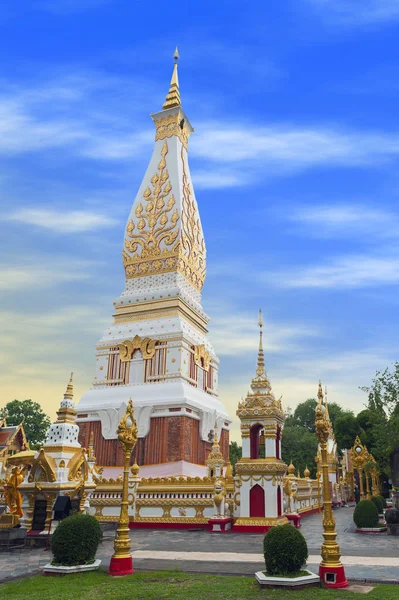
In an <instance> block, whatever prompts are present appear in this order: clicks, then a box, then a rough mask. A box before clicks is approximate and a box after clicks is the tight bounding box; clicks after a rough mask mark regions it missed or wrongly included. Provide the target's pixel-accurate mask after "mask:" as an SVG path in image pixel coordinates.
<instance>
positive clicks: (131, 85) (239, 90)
mask: <svg viewBox="0 0 399 600" xmlns="http://www.w3.org/2000/svg"><path fill="white" fill-rule="evenodd" d="M247 4H248V6H245V4H244V3H242V2H238V1H235V0H230V1H229V2H224V1H223V2H214V1H213V2H208V1H204V0H203V1H202V2H198V3H189V2H181V1H180V0H177V1H175V2H174V3H173V6H172V5H167V4H165V3H163V2H162V3H161V2H159V1H158V0H154V1H153V2H151V3H149V2H147V3H146V2H142V1H134V2H133V1H132V2H127V1H123V0H112V2H111V1H106V0H103V1H101V0H97V1H96V0H79V1H78V0H76V1H75V0H69V1H67V0H54V1H51V0H47V1H46V0H30V1H18V0H14V1H13V2H11V1H6V2H3V3H2V5H1V7H0V26H1V30H2V35H1V38H0V52H1V61H0V64H1V67H0V200H1V214H0V235H1V240H2V244H1V247H0V280H1V282H2V283H1V286H0V319H1V330H0V344H1V346H0V361H1V365H2V375H1V394H0V402H1V404H3V403H5V402H7V401H9V400H11V399H13V398H18V399H23V398H26V397H31V398H32V399H34V400H36V401H39V402H41V403H42V405H43V407H44V408H45V410H47V411H48V412H49V413H50V414H51V415H52V416H53V415H54V413H55V410H56V408H57V405H58V402H59V399H60V397H61V396H62V393H63V391H64V387H65V384H66V382H67V379H68V374H69V372H70V371H71V370H73V371H74V372H75V381H76V387H75V389H76V396H77V397H79V396H80V394H82V393H83V392H84V391H85V389H87V388H88V387H89V386H90V384H91V381H92V378H93V376H94V345H95V342H96V341H97V339H99V338H100V336H101V334H102V331H103V329H105V327H106V326H107V325H108V324H109V322H110V319H111V314H112V301H113V299H114V298H115V297H116V296H117V295H119V293H120V292H121V291H122V290H123V285H124V279H123V270H122V264H121V248H122V239H123V231H124V225H125V220H126V218H127V215H128V213H129V209H130V205H131V203H132V202H133V200H134V197H135V195H136V191H137V189H138V187H139V184H140V182H141V178H142V176H143V174H144V171H145V168H146V166H147V163H148V160H149V158H150V155H151V151H152V144H153V136H154V133H153V124H152V122H151V119H150V118H149V113H150V112H156V111H157V110H159V109H160V107H161V105H162V103H163V100H164V97H165V95H166V92H167V89H168V84H169V79H170V75H171V70H172V54H173V51H174V48H175V46H176V44H178V46H179V50H180V55H181V60H180V71H179V75H180V90H181V95H182V100H183V106H184V109H185V111H186V113H187V115H188V117H189V119H190V121H191V122H192V124H193V126H194V128H195V134H194V135H193V136H192V137H191V138H190V166H191V172H192V178H193V182H194V186H195V190H196V195H197V201H198V203H199V207H200V212H201V218H202V224H203V228H204V233H205V238H206V244H207V252H208V274H207V279H206V283H205V287H204V290H203V304H204V307H205V309H206V311H207V312H208V314H209V315H210V316H211V319H212V320H211V324H210V337H211V340H212V341H213V343H214V346H215V348H216V351H217V353H218V354H219V356H220V359H221V367H220V374H221V389H220V391H221V397H222V399H223V400H224V401H225V403H226V406H227V408H228V410H229V412H230V414H231V415H232V416H234V413H235V408H236V404H237V402H238V400H239V399H240V397H241V396H242V395H245V393H246V391H247V388H248V385H249V383H250V379H251V377H252V376H253V373H254V368H255V360H256V348H257V335H258V334H257V326H256V322H257V311H258V309H259V307H260V306H261V307H262V308H263V312H264V317H265V336H264V337H265V349H266V364H267V369H268V372H269V375H270V378H271V381H272V385H273V388H274V390H275V393H276V394H278V395H280V394H283V400H284V402H285V405H286V406H287V405H289V406H291V407H294V406H295V405H296V404H297V403H298V402H301V401H303V400H305V399H306V398H307V397H309V396H314V395H315V393H316V389H317V382H318V380H319V378H320V379H322V381H323V382H324V383H326V384H327V385H328V387H329V395H330V400H334V401H336V402H338V403H341V404H342V405H344V406H347V407H350V408H353V410H355V411H358V410H361V409H362V404H363V402H364V401H365V397H364V394H363V393H362V392H361V391H359V389H358V386H360V385H367V384H368V383H369V382H370V380H371V378H372V376H373V374H374V373H375V371H376V369H378V368H383V367H385V366H387V365H389V364H390V363H391V362H392V361H393V360H395V359H396V358H397V355H398V353H397V350H398V341H397V340H398V333H399V325H398V324H397V318H396V315H397V311H398V293H397V292H398V283H399V244H398V242H399V215H398V208H397V207H398V198H399V176H398V157H399V129H398V121H397V104H398V97H399V83H398V81H399V67H398V66H397V60H396V59H397V45H398V44H397V39H398V28H399V1H397V0H362V2H359V1H351V0H286V1H285V2H281V1H277V0H269V1H268V2H264V1H263V0H262V1H260V0H259V1H258V0H252V2H250V3H247ZM237 431H238V429H237V426H236V424H235V427H234V436H236V435H237Z"/></svg>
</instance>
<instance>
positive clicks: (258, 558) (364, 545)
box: [0, 508, 399, 594]
mask: <svg viewBox="0 0 399 600" xmlns="http://www.w3.org/2000/svg"><path fill="white" fill-rule="evenodd" d="M352 513H353V508H341V509H338V510H336V511H335V513H334V514H335V518H336V522H337V533H338V542H339V544H340V546H341V552H342V561H343V563H344V565H345V570H346V576H347V578H348V579H352V580H360V581H369V582H371V581H375V580H380V581H386V582H388V581H389V582H396V583H397V582H399V537H395V536H386V535H381V536H367V535H359V534H356V533H355V532H354V527H353V524H352ZM321 519H322V515H319V514H315V515H312V516H310V517H307V518H305V519H303V521H302V527H301V532H302V533H303V534H304V536H305V538H306V540H307V543H308V548H309V555H310V556H309V561H308V564H309V567H310V568H311V569H313V570H316V571H317V568H318V564H319V562H320V556H319V554H320V546H321V542H322V535H321V531H322V527H321ZM130 537H131V540H132V551H133V561H134V568H135V569H136V570H137V571H140V570H151V571H153V570H166V569H176V568H178V569H181V570H183V571H191V572H201V573H220V574H234V575H253V574H254V572H255V571H259V570H260V569H261V568H262V567H263V564H264V562H263V556H262V542H263V535H261V534H242V533H227V534H211V533H209V532H207V531H203V530H198V529H193V530H191V531H190V530H156V529H133V530H132V531H131V534H130ZM113 539H114V532H113V531H106V532H105V537H104V540H103V542H102V543H101V545H100V547H99V550H98V553H97V558H100V559H101V560H102V561H103V562H102V566H103V567H105V568H108V565H109V560H110V557H111V555H112V552H113ZM50 558H51V554H50V552H48V551H46V550H44V549H43V548H38V549H34V548H24V549H22V550H19V549H16V550H11V551H10V552H8V553H5V552H1V553H0V582H1V581H6V580H7V579H9V578H13V577H21V576H26V575H29V574H33V573H37V572H40V568H41V567H42V566H43V565H45V564H46V563H47V562H48V561H49V560H50ZM398 594H399V591H398Z"/></svg>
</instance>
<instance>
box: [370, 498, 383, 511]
mask: <svg viewBox="0 0 399 600" xmlns="http://www.w3.org/2000/svg"><path fill="white" fill-rule="evenodd" d="M371 502H374V504H375V506H376V508H377V511H378V514H379V515H382V513H383V510H384V505H383V504H382V501H381V498H380V496H372V497H371Z"/></svg>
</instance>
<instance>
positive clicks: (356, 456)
mask: <svg viewBox="0 0 399 600" xmlns="http://www.w3.org/2000/svg"><path fill="white" fill-rule="evenodd" d="M351 458H352V464H353V466H354V467H355V469H357V472H358V473H359V487H360V500H366V494H365V493H364V486H363V467H364V465H365V464H366V462H367V461H368V459H369V453H368V450H367V448H366V446H363V444H362V442H361V441H360V439H359V436H356V439H355V443H354V445H353V448H352V450H351ZM366 486H367V487H368V484H367V473H366Z"/></svg>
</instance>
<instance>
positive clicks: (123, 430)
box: [108, 398, 138, 575]
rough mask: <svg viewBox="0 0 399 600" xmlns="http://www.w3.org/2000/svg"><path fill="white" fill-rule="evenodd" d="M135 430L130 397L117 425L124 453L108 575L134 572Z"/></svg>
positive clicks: (135, 425)
mask: <svg viewBox="0 0 399 600" xmlns="http://www.w3.org/2000/svg"><path fill="white" fill-rule="evenodd" d="M137 431H138V430H137V424H136V420H135V418H134V413H133V402H132V399H131V398H130V400H129V403H128V405H127V408H126V414H125V415H124V416H123V417H122V419H121V421H120V423H119V426H118V440H119V442H120V444H121V446H122V449H123V455H124V468H123V488H122V502H121V512H120V515H119V522H118V528H117V530H116V537H115V542H114V550H115V551H114V553H113V555H112V558H111V562H110V565H109V570H108V573H109V574H110V575H130V574H131V573H133V572H134V571H133V559H132V555H131V553H130V538H129V515H128V504H129V502H128V495H129V489H128V485H129V465H130V458H131V456H132V452H133V449H134V447H135V445H136V443H137Z"/></svg>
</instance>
